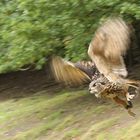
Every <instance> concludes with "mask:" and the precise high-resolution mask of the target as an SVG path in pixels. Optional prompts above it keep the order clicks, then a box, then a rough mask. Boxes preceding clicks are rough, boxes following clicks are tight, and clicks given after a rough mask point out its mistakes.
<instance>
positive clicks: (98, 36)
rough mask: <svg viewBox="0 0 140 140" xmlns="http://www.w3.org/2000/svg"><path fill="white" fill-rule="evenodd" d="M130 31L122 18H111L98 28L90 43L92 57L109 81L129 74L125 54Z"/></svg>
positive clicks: (89, 52)
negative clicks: (124, 58)
mask: <svg viewBox="0 0 140 140" xmlns="http://www.w3.org/2000/svg"><path fill="white" fill-rule="evenodd" d="M130 33H131V32H130V29H129V26H128V25H127V24H126V23H125V22H124V21H123V20H122V19H121V18H115V19H109V20H107V21H106V22H105V23H104V24H102V25H101V26H100V27H99V28H98V29H97V31H96V32H95V36H94V38H93V40H92V41H91V43H90V45H89V49H88V54H89V56H90V58H91V59H92V61H93V62H94V63H95V65H96V67H97V69H98V70H99V72H100V73H102V74H104V76H105V77H107V79H108V80H109V81H112V82H115V81H116V80H118V79H120V80H121V77H120V76H123V77H126V76H127V70H126V67H125V64H124V61H123V55H124V54H125V53H126V50H127V49H128V48H129V43H130Z"/></svg>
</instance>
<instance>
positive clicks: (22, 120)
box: [0, 90, 140, 140]
mask: <svg viewBox="0 0 140 140" xmlns="http://www.w3.org/2000/svg"><path fill="white" fill-rule="evenodd" d="M139 110H140V104H139V103H135V110H134V111H135V113H136V114H137V116H136V118H133V117H131V116H129V115H128V114H127V112H126V111H125V110H124V109H122V108H121V107H118V106H116V105H114V104H113V103H108V102H106V103H100V102H99V101H98V100H96V99H95V97H94V96H93V95H90V94H89V93H88V92H87V91H86V90H80V91H75V92H74V91H59V92H57V93H51V92H49V91H48V90H42V91H38V92H36V93H35V94H33V95H30V96H28V97H22V98H10V97H9V98H8V99H7V100H1V101H0V140H131V139H133V140H139V139H140V116H139V115H140V111H139Z"/></svg>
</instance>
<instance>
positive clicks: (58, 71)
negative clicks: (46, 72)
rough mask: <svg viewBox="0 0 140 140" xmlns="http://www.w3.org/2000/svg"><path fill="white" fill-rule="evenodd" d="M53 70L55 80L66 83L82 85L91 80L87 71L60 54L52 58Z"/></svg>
mask: <svg viewBox="0 0 140 140" xmlns="http://www.w3.org/2000/svg"><path fill="white" fill-rule="evenodd" d="M78 66H79V65H78ZM51 70H52V73H53V75H54V78H55V80H56V81H58V82H63V83H64V84H66V85H82V84H84V83H87V82H88V83H89V82H90V81H91V78H90V76H89V75H88V74H87V73H86V72H84V71H82V70H80V68H78V67H77V66H75V64H74V63H72V62H69V61H66V60H64V59H62V58H61V57H59V56H55V57H53V58H52V61H51Z"/></svg>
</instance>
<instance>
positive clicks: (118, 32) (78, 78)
mask: <svg viewBox="0 0 140 140" xmlns="http://www.w3.org/2000/svg"><path fill="white" fill-rule="evenodd" d="M130 36H131V30H130V28H129V26H128V25H127V24H126V23H125V22H124V21H123V19H121V18H114V19H108V20H107V21H106V22H104V23H103V24H102V25H101V26H100V27H99V28H98V29H97V30H96V32H95V34H94V37H93V39H92V40H91V42H90V44H89V47H88V55H89V57H90V58H91V61H87V62H86V61H79V62H77V63H72V62H70V61H66V60H64V59H62V58H61V57H59V56H55V57H52V61H51V70H52V73H53V75H54V78H55V80H56V81H58V82H60V83H64V84H66V85H72V86H79V85H83V84H86V83H88V84H89V91H90V93H93V94H95V96H96V97H107V98H110V99H113V100H114V101H115V102H116V103H118V104H121V105H123V106H124V107H125V108H126V109H127V110H128V112H129V114H130V115H134V114H133V113H132V112H131V111H130V108H132V103H131V99H132V98H133V97H134V96H135V94H136V93H137V92H138V87H139V82H138V81H133V80H128V79H127V78H126V77H127V74H128V72H127V69H126V66H125V63H124V59H123V57H124V55H125V54H126V51H127V50H128V49H129V47H130ZM119 96H123V97H125V100H122V99H121V98H120V97H119Z"/></svg>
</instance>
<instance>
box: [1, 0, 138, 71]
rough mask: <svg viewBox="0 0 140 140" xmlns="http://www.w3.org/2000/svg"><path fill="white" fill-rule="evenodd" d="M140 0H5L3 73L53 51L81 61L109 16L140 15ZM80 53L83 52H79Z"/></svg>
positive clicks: (130, 17) (39, 63)
mask: <svg viewBox="0 0 140 140" xmlns="http://www.w3.org/2000/svg"><path fill="white" fill-rule="evenodd" d="M139 5H140V1H139V0H123V1H122V0H92V1H91V0H83V1H81V0H69V1H67V0H1V2H0V29H1V30H0V73H4V72H8V71H15V70H18V69H20V68H21V67H23V66H24V67H26V66H28V65H30V64H31V65H33V66H35V67H36V68H37V69H41V67H42V65H43V64H44V63H45V62H46V58H49V57H50V56H51V55H52V54H57V55H61V56H63V57H65V58H67V59H72V60H73V61H77V60H79V59H86V58H87V56H86V55H87V54H86V52H87V47H88V44H89V42H90V40H91V38H92V36H93V34H94V32H95V30H96V28H97V27H98V26H99V24H100V23H101V22H102V21H103V20H104V19H105V18H106V17H109V16H118V15H120V16H122V17H123V18H124V19H126V20H127V21H128V22H130V23H131V22H135V21H137V20H139V19H140V8H139ZM77 54H79V55H77Z"/></svg>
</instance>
